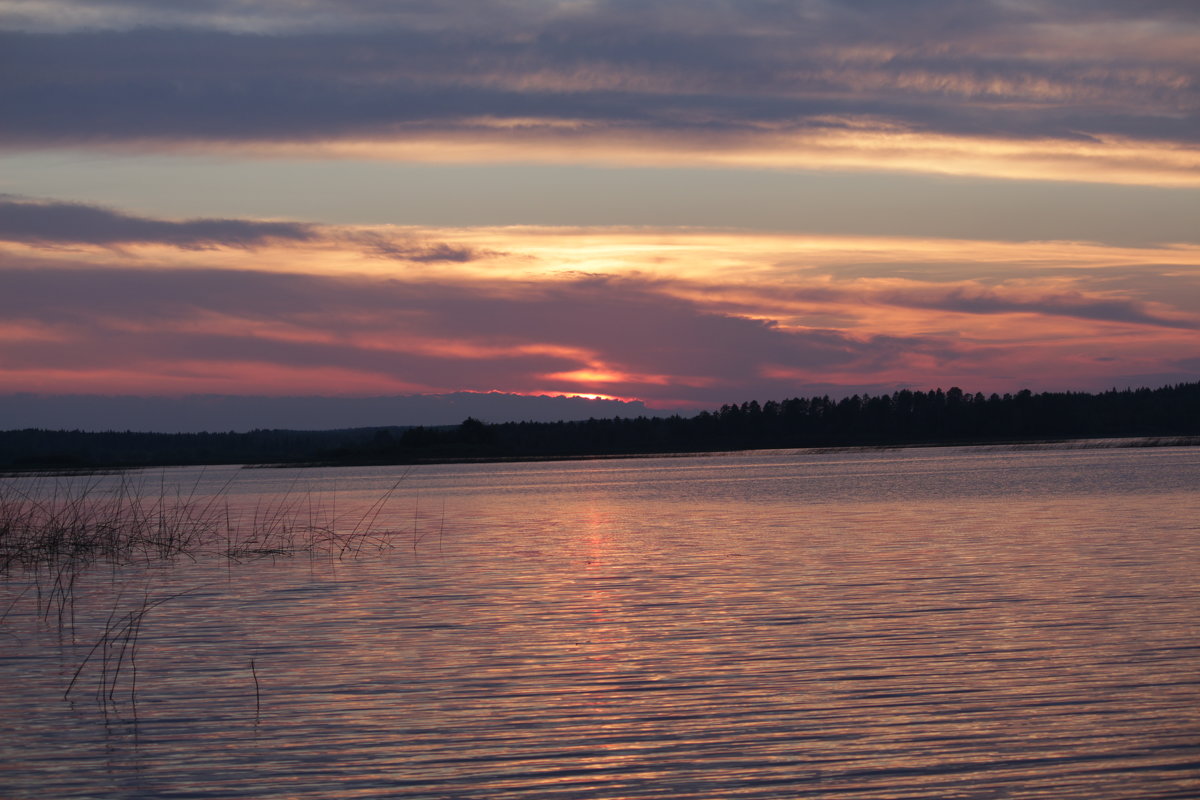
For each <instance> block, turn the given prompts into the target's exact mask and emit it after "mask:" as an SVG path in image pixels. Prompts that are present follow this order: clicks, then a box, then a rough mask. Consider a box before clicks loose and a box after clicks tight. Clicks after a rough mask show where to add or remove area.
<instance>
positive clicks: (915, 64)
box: [0, 0, 1200, 427]
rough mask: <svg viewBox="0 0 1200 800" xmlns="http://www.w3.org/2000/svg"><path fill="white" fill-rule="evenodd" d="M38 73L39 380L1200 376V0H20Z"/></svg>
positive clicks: (23, 239)
mask: <svg viewBox="0 0 1200 800" xmlns="http://www.w3.org/2000/svg"><path fill="white" fill-rule="evenodd" d="M0 109H2V111H0V342H2V345H0V393H3V394H15V393H23V394H25V393H28V394H33V395H143V396H180V395H195V394H219V395H245V396H283V395H288V396H315V395H320V396H347V397H365V396H380V395H413V394H444V393H450V392H462V391H471V392H489V391H495V392H504V393H514V394H551V395H586V396H601V397H606V398H620V399H628V400H639V401H642V402H644V403H645V405H646V407H648V408H650V409H659V410H676V409H692V410H700V409H705V408H715V407H718V406H720V405H721V404H722V403H728V402H741V401H745V400H750V399H758V400H760V401H762V400H769V399H783V398H785V397H793V396H807V395H813V394H831V395H835V396H845V395H849V394H853V393H856V392H864V391H865V392H870V393H879V392H891V391H893V390H895V389H898V388H903V387H910V388H933V387H938V386H941V387H945V388H948V387H950V386H952V385H957V386H961V387H962V388H963V389H966V390H968V391H972V392H973V391H983V392H985V393H987V392H993V391H995V392H1000V393H1004V392H1015V391H1017V390H1018V389H1021V388H1031V389H1033V390H1035V391H1041V390H1087V391H1093V390H1100V389H1106V388H1109V387H1112V386H1117V387H1120V388H1124V387H1126V386H1143V385H1145V386H1158V385H1162V384H1166V383H1173V382H1178V381H1191V380H1197V378H1198V376H1200V330H1198V329H1200V4H1198V3H1196V2H1194V0H1175V1H1171V0H1139V2H1129V1H1128V0H1061V1H1060V2H1047V1H1044V0H904V1H903V2H897V1H896V0H886V1H885V0H795V1H794V2H783V1H782V0H737V1H736V2H734V1H733V0H727V1H725V2H717V1H716V0H644V1H642V2H633V1H632V0H410V1H406V0H398V1H397V2H385V0H303V1H302V0H260V1H259V2H243V1H240V0H191V1H190V2H187V3H166V2H162V0H0ZM2 422H3V421H0V423H2ZM396 422H397V424H405V422H406V420H397V421H396ZM62 424H63V426H65V427H70V426H71V424H72V421H71V420H63V422H62ZM0 427H10V426H5V425H3V424H0Z"/></svg>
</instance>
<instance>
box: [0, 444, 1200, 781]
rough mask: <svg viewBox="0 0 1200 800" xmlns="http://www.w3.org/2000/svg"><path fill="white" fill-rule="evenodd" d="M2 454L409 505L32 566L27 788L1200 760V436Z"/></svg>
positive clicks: (23, 595) (208, 497)
mask: <svg viewBox="0 0 1200 800" xmlns="http://www.w3.org/2000/svg"><path fill="white" fill-rule="evenodd" d="M1092 444H1104V443H1092ZM1110 444H1111V443H1110ZM0 484H3V485H2V486H0V488H2V489H4V490H5V491H7V492H9V494H8V495H7V496H9V497H11V496H13V494H12V493H13V492H23V493H25V494H27V495H30V494H32V495H39V494H40V495H44V496H52V495H57V496H58V497H59V498H60V499H61V498H62V497H65V496H71V495H72V493H74V496H78V495H79V494H80V493H82V491H83V488H82V487H87V497H89V498H103V497H105V496H107V495H108V494H109V493H111V492H114V491H125V492H128V491H129V489H130V485H131V484H134V485H135V488H136V489H137V491H138V492H140V493H141V494H142V495H143V496H152V497H158V498H160V499H164V500H166V501H172V500H178V499H180V498H187V499H190V502H193V503H195V502H204V503H205V504H207V506H206V507H208V508H220V509H221V513H223V514H226V515H228V516H230V517H232V518H233V519H234V524H235V525H239V526H242V527H241V528H239V529H240V530H244V531H247V530H248V528H247V527H246V526H250V525H253V524H254V522H255V519H254V517H255V515H257V524H258V525H260V526H262V525H264V524H266V523H271V524H275V523H277V522H279V521H280V520H283V519H285V518H288V519H293V520H295V519H298V520H300V521H301V522H303V521H305V520H308V521H311V520H322V521H323V522H322V524H325V522H327V521H328V520H335V521H336V523H337V524H339V525H341V526H342V527H343V529H346V528H348V529H350V530H351V531H353V529H354V528H355V526H358V533H362V532H363V531H367V530H369V531H371V532H372V533H378V534H379V541H376V539H374V538H372V539H367V540H364V539H354V540H353V541H354V542H355V544H354V545H353V546H352V547H350V548H347V549H344V550H342V549H338V548H337V547H334V548H322V549H321V550H320V551H318V552H311V553H310V552H303V551H293V552H291V553H290V554H289V553H287V552H276V553H274V554H271V553H258V554H254V553H252V552H251V551H252V550H254V549H255V548H256V547H258V546H259V545H260V544H261V545H262V546H261V547H259V549H262V550H270V549H272V548H271V547H268V546H266V545H265V544H262V542H258V541H256V540H254V536H253V535H251V533H249V532H246V533H244V534H242V539H241V540H240V541H239V549H238V550H237V554H238V556H239V557H238V558H237V559H230V558H227V557H224V556H221V555H218V554H215V553H212V552H210V550H211V548H209V549H205V548H203V547H202V548H200V549H199V550H198V552H197V554H195V555H194V556H193V557H183V556H176V557H174V558H173V559H170V560H169V561H167V562H161V561H155V560H145V559H142V560H140V561H139V562H138V563H135V564H123V565H111V564H103V563H101V564H96V565H93V566H91V567H90V568H88V569H85V570H83V571H81V572H79V573H78V574H75V573H71V576H70V580H72V581H73V583H70V585H69V587H66V581H67V578H64V574H65V573H64V572H63V571H61V570H60V571H59V572H58V573H55V571H54V569H52V568H42V569H40V570H36V571H25V570H22V569H19V568H14V569H12V570H10V571H9V573H8V574H7V576H4V577H3V578H2V583H0V586H2V593H0V613H3V614H4V617H3V622H2V623H0V686H3V687H5V688H4V691H3V694H2V696H0V796H3V797H5V798H11V799H13V800H16V799H18V798H84V797H94V798H153V797H164V798H167V797H169V798H331V797H337V798H347V797H363V798H379V797H404V798H447V799H449V798H505V797H511V798H524V797H535V798H612V799H613V800H616V799H617V798H649V797H658V798H801V797H815V798H939V799H941V798H981V799H982V798H1056V799H1058V800H1061V799H1062V798H1088V800H1103V799H1104V798H1112V800H1131V799H1133V798H1195V797H1197V796H1200V636H1198V634H1200V448H1197V447H1153V448H1127V447H1123V448H1115V447H1097V446H1092V447H1086V446H1079V445H1074V446H1042V447H1024V448H1023V447H990V448H924V449H894V450H849V451H840V452H837V451H835V452H820V451H763V452H750V453H736V454H719V455H718V454H714V455H708V456H699V457H681V458H639V459H619V460H602V461H575V462H544V463H509V464H469V465H461V464H460V465H438V466H422V467H415V468H339V469H312V470H282V469H253V470H249V469H247V470H241V469H237V468H234V467H228V468H225V467H222V468H207V469H203V470H202V469H199V468H179V469H167V470H155V471H146V472H141V473H134V474H131V475H130V474H127V475H124V476H92V477H86V478H83V477H77V478H48V477H41V478H36V479H35V478H30V477H10V478H2V479H0ZM165 505H166V506H169V505H170V503H169V502H167V503H166V504H165ZM289 515H290V516H289ZM239 520H240V522H239ZM264 541H265V540H264ZM339 541H340V540H339ZM277 549H278V550H280V551H282V550H286V548H282V547H280V548H277ZM65 588H69V591H65ZM130 615H133V616H130ZM132 619H136V622H137V625H135V626H126V628H124V629H121V628H119V625H120V623H121V621H122V620H132ZM106 629H107V630H108V632H109V635H108V636H107V637H106V636H105V631H106ZM121 630H124V633H120V632H121ZM117 634H119V635H117ZM98 643H99V646H97V644H98ZM81 666H82V668H81ZM72 679H74V681H75V683H74V685H73V686H71V690H70V692H69V693H68V694H67V696H66V697H65V699H64V692H65V691H66V690H67V688H68V686H70V685H71V681H72Z"/></svg>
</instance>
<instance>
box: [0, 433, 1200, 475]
mask: <svg viewBox="0 0 1200 800" xmlns="http://www.w3.org/2000/svg"><path fill="white" fill-rule="evenodd" d="M944 447H963V448H968V449H972V450H980V451H987V450H995V451H1005V450H1008V451H1038V450H1120V449H1135V448H1154V447H1200V436H1129V437H1105V438H1082V439H1030V440H1025V441H984V442H913V443H908V444H881V445H870V444H863V445H843V446H834V447H765V448H752V449H746V450H703V451H692V452H663V453H604V454H591V455H588V454H580V455H561V456H496V457H490V458H489V457H473V458H472V457H462V458H431V459H427V460H424V461H411V462H395V463H390V464H385V463H351V462H339V461H304V462H288V461H285V462H277V463H265V462H264V463H210V464H146V465H137V466H108V467H103V466H101V467H94V468H79V469H54V468H44V469H39V468H29V469H4V470H0V478H14V477H25V476H45V477H71V476H86V475H105V474H117V473H121V472H133V471H137V470H153V469H174V468H180V467H198V466H199V467H238V468H240V469H247V470H254V469H331V468H338V467H346V468H354V467H384V466H395V467H419V466H431V465H444V464H529V463H547V462H572V461H621V460H631V459H639V460H641V459H651V458H679V459H684V458H720V457H730V456H740V455H747V454H752V453H795V454H797V455H820V454H824V453H856V452H872V451H876V452H878V451H891V450H925V449H935V448H944Z"/></svg>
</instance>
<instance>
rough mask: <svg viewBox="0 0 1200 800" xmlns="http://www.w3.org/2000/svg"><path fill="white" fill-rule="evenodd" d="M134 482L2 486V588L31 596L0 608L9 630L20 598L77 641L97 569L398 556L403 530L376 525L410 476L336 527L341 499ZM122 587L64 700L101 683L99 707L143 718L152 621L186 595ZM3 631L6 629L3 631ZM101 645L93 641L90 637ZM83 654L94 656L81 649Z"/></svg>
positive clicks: (46, 479) (41, 480) (103, 479)
mask: <svg viewBox="0 0 1200 800" xmlns="http://www.w3.org/2000/svg"><path fill="white" fill-rule="evenodd" d="M137 478H138V476H137V475H132V476H130V475H124V476H120V477H119V478H118V479H116V480H113V478H112V476H93V477H92V478H87V479H80V478H79V477H75V478H74V479H69V480H64V479H63V478H56V477H52V476H41V477H37V478H31V479H25V480H24V481H23V482H20V481H16V480H11V479H10V480H4V479H0V579H3V578H6V577H9V576H13V575H14V573H16V577H18V580H16V581H14V582H13V583H12V584H11V585H13V586H18V587H19V586H20V585H21V584H22V583H24V586H23V588H21V589H20V592H19V593H17V594H16V596H15V597H14V599H13V600H12V601H11V603H10V604H9V605H8V607H6V608H5V607H0V624H2V623H3V622H4V621H5V619H6V618H7V616H8V615H9V613H10V612H11V611H12V609H13V607H14V606H16V605H17V603H18V602H21V601H22V600H23V599H24V600H25V601H26V602H29V601H31V600H32V601H34V602H36V603H37V609H38V614H39V616H40V617H41V618H43V619H44V620H45V621H46V622H47V623H49V624H50V625H54V624H55V623H57V627H58V630H59V631H60V634H61V633H62V632H63V631H68V630H69V631H70V637H71V640H72V641H74V638H75V631H76V622H75V612H76V609H75V593H76V586H77V585H78V584H79V583H80V581H79V579H80V577H81V576H82V575H84V574H85V573H86V572H88V571H89V570H91V569H93V568H95V567H98V566H111V567H113V568H114V572H113V575H114V576H116V575H117V574H118V573H117V570H116V569H115V568H117V567H122V566H129V565H138V564H152V563H155V562H172V561H176V560H179V559H188V560H197V559H200V558H209V557H215V558H220V559H225V560H227V561H228V562H230V563H231V564H232V563H234V562H243V561H247V560H253V559H261V558H277V557H291V556H295V555H297V554H301V553H303V554H309V555H311V556H314V557H316V556H328V557H333V558H358V557H360V556H362V555H363V554H364V553H366V552H374V551H380V550H384V549H387V548H391V547H393V546H394V541H398V539H397V537H398V536H399V535H400V533H399V532H398V531H395V532H393V531H387V530H382V531H381V530H378V529H377V523H378V520H379V518H380V516H381V515H382V514H383V513H384V511H385V508H386V506H387V504H388V503H389V501H391V500H392V498H393V496H394V495H395V493H396V491H397V489H398V488H399V487H400V485H401V483H402V481H403V477H402V478H401V479H400V480H397V481H396V482H395V483H394V484H393V485H392V486H391V488H389V489H388V490H387V491H386V492H384V493H383V495H382V496H381V497H379V498H378V499H377V500H376V501H375V502H374V503H373V504H372V505H371V506H370V507H369V508H367V509H366V511H364V512H362V513H360V514H358V515H357V516H354V517H352V518H339V517H338V516H337V515H336V514H335V513H334V512H335V510H336V504H335V503H334V500H333V498H327V497H322V496H320V495H318V494H314V493H313V492H310V491H297V490H296V489H295V486H293V487H292V489H290V490H289V491H287V492H285V493H284V494H283V495H279V496H273V497H272V498H271V499H269V500H259V501H256V502H254V503H253V504H252V505H246V504H245V503H239V502H238V501H237V498H236V497H235V496H234V495H233V494H232V492H231V491H230V483H226V484H225V485H224V486H223V487H221V488H220V490H218V491H216V492H211V491H209V492H202V491H200V486H199V483H200V482H199V480H198V481H197V482H196V484H194V485H192V486H190V487H183V488H179V487H174V486H171V487H168V485H167V482H166V480H165V478H164V479H160V480H159V482H158V483H157V485H154V484H153V483H152V482H148V481H146V480H145V479H144V476H143V479H142V480H140V481H139V480H137ZM124 594H125V593H124V590H123V589H122V590H121V591H120V592H119V593H118V594H117V597H116V600H115V601H114V604H113V607H112V609H111V612H110V613H109V614H108V618H107V620H106V621H104V622H103V623H102V624H101V625H100V626H99V628H98V629H97V630H96V632H95V633H94V634H92V635H90V636H88V638H87V639H86V640H85V642H91V645H90V649H88V650H87V652H86V653H85V654H84V655H83V657H82V659H81V660H80V661H79V662H78V666H77V668H76V669H75V671H74V674H73V675H72V676H71V679H70V681H69V683H68V685H67V687H66V689H65V691H64V693H63V697H64V698H70V697H71V696H72V694H73V693H76V694H77V693H78V688H79V685H80V681H81V678H83V676H85V675H89V676H94V678H95V682H94V686H95V695H96V701H97V702H98V703H99V705H100V706H101V707H102V708H103V710H104V712H105V714H106V715H107V714H108V713H109V711H110V710H115V709H116V708H117V705H118V698H124V697H126V696H127V697H128V705H129V706H130V707H132V708H133V713H134V718H135V719H136V715H137V710H136V701H137V694H138V672H137V654H138V643H139V638H140V637H141V635H142V632H143V623H144V621H145V618H146V615H147V614H148V613H149V612H150V611H152V610H153V609H155V608H158V607H159V606H161V605H163V604H164V603H168V602H170V601H172V600H174V599H176V598H178V597H180V596H181V594H186V592H182V593H174V594H169V595H166V596H158V597H155V596H152V594H151V593H150V591H149V590H148V589H147V590H145V591H144V592H142V594H141V597H140V599H139V600H137V601H134V602H132V604H130V603H129V602H128V601H126V600H123V597H124ZM3 632H4V631H3V630H2V629H0V633H3ZM93 636H94V638H93ZM83 646H84V647H88V645H87V644H86V643H85V644H84V645H83ZM250 671H251V677H252V678H253V681H254V696H255V714H256V717H257V715H258V714H259V712H260V710H261V704H262V700H261V689H260V685H259V676H258V669H257V665H256V664H255V662H254V661H253V660H251V662H250Z"/></svg>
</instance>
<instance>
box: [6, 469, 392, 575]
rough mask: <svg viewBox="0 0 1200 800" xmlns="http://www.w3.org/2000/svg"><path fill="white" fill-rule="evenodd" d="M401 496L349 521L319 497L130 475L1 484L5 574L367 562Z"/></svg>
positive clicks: (387, 539) (385, 541)
mask: <svg viewBox="0 0 1200 800" xmlns="http://www.w3.org/2000/svg"><path fill="white" fill-rule="evenodd" d="M37 480H41V481H47V480H54V483H53V484H52V485H49V486H47V485H45V484H38V483H36V481H37ZM227 488H228V484H227V485H226V489H227ZM395 489H396V486H393V487H392V489H391V490H389V491H388V492H387V493H386V494H385V496H384V497H383V498H381V499H380V500H379V501H377V502H376V503H375V505H374V506H372V507H371V508H370V509H368V510H367V512H366V513H365V514H364V515H362V516H360V517H359V518H357V519H355V520H351V521H350V522H345V521H343V520H339V519H337V518H336V517H335V516H334V514H333V513H332V508H331V507H330V506H327V505H325V504H324V503H323V502H322V500H321V498H319V497H316V496H314V495H312V494H311V493H298V494H297V493H291V492H289V493H287V494H285V495H283V496H279V497H275V498H273V499H271V500H269V501H263V500H259V501H256V503H255V504H254V505H252V506H249V507H245V506H241V505H239V504H238V503H236V502H234V501H233V499H232V498H231V497H230V496H229V494H228V493H227V491H226V490H225V489H222V490H221V491H218V492H216V493H213V494H205V495H202V494H199V493H198V492H196V491H195V489H194V488H193V490H192V491H191V492H188V493H184V492H181V491H178V490H176V491H169V490H167V488H166V487H165V484H164V485H162V486H160V487H159V490H158V491H153V490H152V489H150V490H148V489H147V487H146V485H145V484H144V483H138V482H137V481H135V480H132V479H129V478H126V477H122V478H120V479H119V480H117V481H115V483H114V482H113V481H112V480H111V479H110V480H108V481H102V480H89V481H79V480H71V481H63V480H61V479H50V478H41V479H35V482H33V483H25V484H22V483H17V482H10V481H5V482H2V483H0V572H8V571H11V570H12V569H14V568H16V569H26V570H28V569H35V570H36V569H40V568H53V569H56V570H57V569H61V568H62V567H64V566H66V565H70V566H71V567H73V568H86V567H87V566H89V565H91V564H96V563H107V564H117V565H120V564H131V563H138V562H150V561H163V560H172V559H177V558H181V557H182V558H193V559H194V558H197V557H200V556H203V555H213V554H215V555H220V556H224V557H227V558H231V559H235V560H245V559H251V558H256V557H266V556H291V555H295V554H297V553H327V554H331V555H335V556H345V555H347V554H353V555H358V554H359V553H360V552H362V551H363V550H364V548H366V549H379V548H385V547H389V546H391V538H392V535H391V534H390V533H388V532H379V531H375V530H374V529H373V525H374V522H375V520H376V518H377V517H378V516H379V514H380V513H381V511H382V509H383V506H384V504H386V502H387V501H388V499H390V497H391V496H392V494H393V493H394V492H395Z"/></svg>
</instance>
